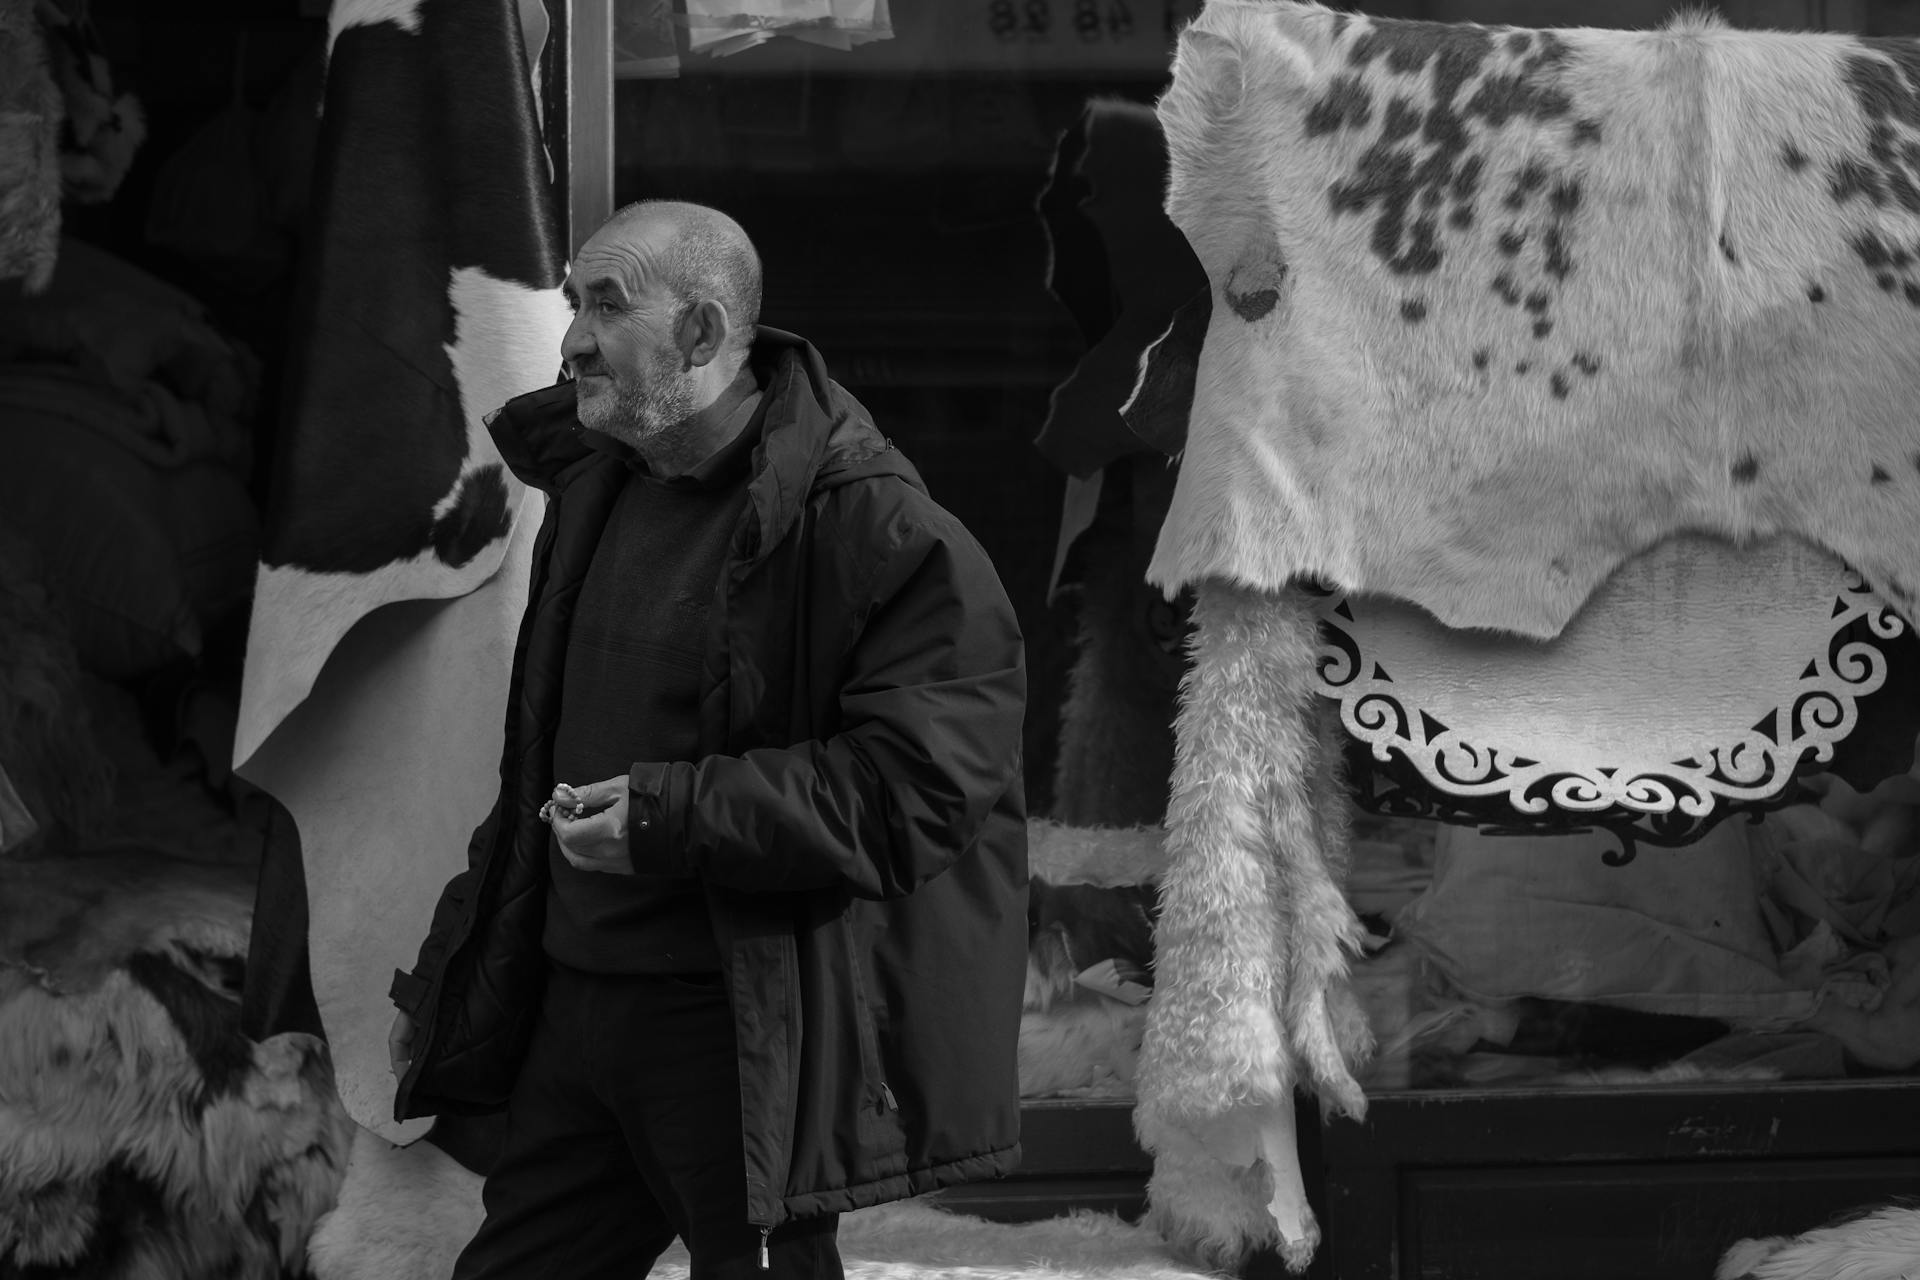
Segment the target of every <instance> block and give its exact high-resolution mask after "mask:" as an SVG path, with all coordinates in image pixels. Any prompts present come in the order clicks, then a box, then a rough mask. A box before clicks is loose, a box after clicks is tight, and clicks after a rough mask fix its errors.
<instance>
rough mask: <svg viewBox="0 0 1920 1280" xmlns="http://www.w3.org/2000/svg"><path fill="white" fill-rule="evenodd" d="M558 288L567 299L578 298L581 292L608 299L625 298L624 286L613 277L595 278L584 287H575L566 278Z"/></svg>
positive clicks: (570, 277) (572, 282)
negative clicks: (564, 293) (564, 292)
mask: <svg viewBox="0 0 1920 1280" xmlns="http://www.w3.org/2000/svg"><path fill="white" fill-rule="evenodd" d="M560 287H561V288H562V289H563V290H565V291H566V295H567V296H568V297H569V298H575V297H578V296H579V295H580V294H581V293H583V292H585V293H595V294H600V295H602V296H604V297H609V298H621V299H624V298H625V297H626V296H627V290H626V286H625V285H624V284H622V283H621V282H620V281H619V280H617V279H615V278H614V277H613V276H595V277H594V278H593V279H591V280H589V281H587V282H586V283H585V284H584V285H575V284H574V280H573V277H572V276H568V277H567V279H566V282H565V283H564V284H562V285H561V286H560Z"/></svg>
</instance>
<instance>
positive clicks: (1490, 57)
mask: <svg viewBox="0 0 1920 1280" xmlns="http://www.w3.org/2000/svg"><path fill="white" fill-rule="evenodd" d="M1915 50H1916V46H1915V45H1914V44H1913V43H1912V42H1910V41H1899V40H1870V39H1860V38H1855V37H1850V36H1840V35H1780V34H1773V33H1741V32H1734V31H1732V30H1729V29H1727V28H1725V27H1724V26H1722V25H1720V24H1719V23H1718V22H1717V21H1714V20H1710V19H1686V20H1682V21H1680V22H1678V23H1676V24H1675V25H1674V26H1672V27H1670V28H1668V29H1666V30H1661V31H1650V32H1606V31H1597V30H1567V31H1524V30H1517V29H1487V28H1480V27H1473V26H1466V25H1447V24H1428V23H1411V22H1395V21H1388V20H1380V19H1372V18H1368V17H1364V16H1360V15H1350V14H1346V13H1336V12H1334V11H1332V10H1329V9H1324V8H1320V7H1317V6H1312V5H1304V4H1292V3H1273V2H1265V3H1257V4H1256V3H1249V2H1247V0H1213V2H1212V3H1210V4H1209V5H1208V6H1207V9H1206V11H1205V12H1204V13H1203V14H1202V15H1201V16H1200V17H1199V18H1198V19H1197V20H1196V21H1195V22H1194V23H1193V24H1192V25H1191V26H1189V27H1188V28H1187V29H1186V31H1185V32H1184V33H1183V34H1182V37H1181V40H1180V44H1179V50H1178V54H1177V57H1176V63H1175V69H1174V78H1173V83H1172V85H1171V87H1170V88H1169V90H1168V91H1167V93H1166V95H1165V96H1164V97H1163V98H1162V99H1161V101H1160V103H1159V106H1158V112H1159V116H1160V120H1161V123H1162V126H1163V128H1164V130H1165V133H1166V137H1167V141H1168V147H1169V166H1170V180H1169V189H1168V199H1167V211H1168V213H1169V215H1170V216H1171V217H1172V219H1173V221H1174V222H1175V223H1176V224H1177V225H1178V226H1179V227H1180V229H1181V230H1182V231H1183V232H1184V233H1185V234H1186V237H1187V240H1188V241H1189V243H1190V244H1191V245H1192V246H1193V249H1194V251H1195V253H1196V254H1197V255H1198V257H1199V259H1200V262H1201V265H1202V267H1203V268H1204V269H1205V271H1206V274H1207V277H1208V280H1209V283H1210V286H1211V295H1212V305H1211V308H1210V315H1209V317H1208V321H1207V325H1206V328H1205V336H1204V341H1203V344H1202V346H1201V349H1200V354H1199V356H1198V358H1197V372H1196V375H1195V381H1194V386H1193V397H1192V412H1191V418H1190V421H1189V424H1188V434H1187V443H1186V450H1185V454H1184V457H1183V460H1182V465H1181V471H1180V477H1179V481H1178V484H1177V486H1176V490H1175V494H1174V499H1173V503H1172V507H1171V509H1170V511H1169V514H1168V518H1167V521H1166V523H1165V525H1164V526H1163V528H1162V530H1161V534H1160V539H1159V542H1158V545H1157V547H1156V551H1155V556H1154V560H1153V563H1152V565H1151V566H1150V569H1149V577H1150V579H1151V580H1152V581H1153V582H1154V583H1155V585H1157V586H1159V587H1161V588H1162V589H1163V590H1165V591H1166V592H1168V593H1169V594H1170V595H1171V594H1172V593H1174V592H1176V591H1179V590H1181V589H1185V588H1191V589H1193V590H1194V591H1195V594H1196V604H1195V608H1194V618H1195V623H1196V628H1197V634H1196V638H1195V641H1194V645H1193V653H1194V658H1195V666H1194V670H1193V672H1192V674H1191V676H1190V677H1189V682H1188V684H1187V687H1186V690H1185V695H1184V700H1183V706H1182V709H1181V712H1180V717H1179V722H1178V726H1177V751H1176V762H1175V768H1174V775H1173V799H1172V802H1171V805H1170V807H1169V813H1168V821H1167V827H1168V834H1167V845H1168V852H1169V855H1170V866H1169V869H1168V871H1167V874H1166V876H1165V878H1164V880H1163V882H1162V915H1161V919H1160V925H1159V944H1158V949H1157V956H1156V993H1157V994H1156V998H1155V1000H1154V1001H1153V1003H1152V1005H1151V1006H1150V1013H1149V1018H1148V1025H1147V1035H1146V1039H1145V1042H1144V1045H1143V1050H1142V1056H1141V1069H1140V1106H1139V1110H1138V1113H1137V1116H1136V1121H1137V1127H1138V1130H1139V1133H1140V1135H1141V1138H1142V1141H1143V1142H1144V1143H1145V1144H1146V1145H1147V1146H1148V1147H1149V1148H1150V1149H1151V1150H1153V1151H1154V1152H1155V1153H1156V1155H1157V1157H1158V1163H1157V1166H1156V1174H1155V1188H1154V1212H1155V1214H1156V1215H1158V1220H1159V1221H1161V1222H1162V1223H1163V1225H1164V1226H1165V1227H1166V1229H1167V1230H1168V1232H1169V1234H1170V1235H1171V1236H1173V1237H1174V1238H1177V1239H1179V1240H1181V1241H1182V1243H1183V1244H1184V1245H1186V1246H1188V1247H1190V1248H1193V1249H1195V1250H1197V1251H1198V1252H1199V1253H1200V1255H1201V1256H1204V1257H1206V1258H1208V1259H1210V1260H1214V1261H1219V1262H1223V1263H1227V1264H1231V1263H1234V1262H1237V1261H1239V1260H1240V1259H1242V1258H1244V1257H1245V1256H1246V1254H1247V1252H1248V1250H1249V1249H1251V1248H1253V1247H1256V1246H1258V1245H1260V1244H1263V1243H1267V1242H1274V1243H1277V1244H1278V1245H1279V1246H1280V1248H1281V1250H1282V1253H1283V1255H1284V1257H1285V1258H1286V1260H1287V1262H1288V1263H1289V1264H1290V1265H1291V1266H1294V1267H1296V1268H1298V1267H1303V1266H1304V1265H1305V1264H1306V1262H1307V1260H1308V1258H1309V1257H1310V1256H1311V1253H1312V1251H1313V1248H1314V1245H1315V1243H1316V1238H1317V1229H1316V1227H1315V1225H1314V1223H1313V1221H1312V1217H1311V1215H1310V1214H1309V1213H1308V1212H1307V1210H1306V1206H1305V1202H1304V1196H1303V1194H1302V1188H1301V1186H1300V1180H1299V1172H1298V1161H1297V1155H1296V1154H1295V1152H1294V1150H1293V1137H1292V1132H1291V1120H1292V1107H1293V1090H1294V1087H1295V1085H1296V1084H1298V1085H1301V1086H1304V1087H1307V1088H1309V1089H1311V1090H1312V1091H1314V1092H1316V1093H1317V1094H1318V1095H1319V1097H1320V1098H1321V1100H1322V1102H1323V1103H1324V1104H1325V1105H1326V1106H1327V1107H1329V1108H1330V1109H1333V1110H1336V1111H1340V1112H1345V1113H1347V1114H1350V1115H1358V1114H1360V1113H1361V1112H1362V1110H1363V1109H1364V1105H1365V1100H1364V1097H1363V1096H1362V1093H1361V1091H1360V1089H1359V1087H1358V1085H1357V1084H1356V1083H1355V1080H1354V1072H1355V1070H1356V1067H1357V1066H1358V1064H1359V1063H1360V1062H1361V1061H1363V1060H1364V1058H1365V1056H1366V1054H1367V1052H1368V1049H1369V1035H1368V1031H1367V1027H1366V1023H1365V1020H1364V1018H1363V1017H1362V1016H1360V1013H1359V1010H1358V1008H1357V1005H1356V1001H1355V999H1354V996H1353V994H1352V991H1351V989H1350V986H1349V983H1348V978H1347V970H1348V965H1349V961H1350V958H1351V956H1352V955H1353V954H1354V953H1355V950H1356V948H1357V947H1358V945H1359V943H1360V940H1361V931H1360V929H1359V927H1358V925H1357V922H1356V921H1355V919H1354V915H1353V912H1352V910H1351V909H1350V908H1349V906H1348V905H1347V903H1346V902H1345V901H1344V900H1343V898H1342V895H1341V892H1340V888H1339V886H1340V884H1341V882H1342V880H1343V878H1344V873H1345V864H1346V857H1347V854H1346V849H1345V845H1346V835H1345V831H1344V829H1343V827H1344V823H1343V821H1342V820H1341V818H1340V816H1339V815H1338V814H1337V813H1334V812H1331V811H1330V808H1331V807H1330V806H1329V805H1328V804H1327V803H1326V802H1325V799H1324V798H1325V797H1329V796H1333V795H1337V794H1338V792H1339V788H1340V779H1339V777H1338V768H1337V760H1336V752H1335V750H1334V747H1333V744H1334V742H1335V738H1334V737H1333V735H1331V734H1329V733H1328V732H1326V728H1325V726H1324V724H1323V723H1322V722H1321V717H1320V708H1319V707H1318V706H1317V705H1316V702H1317V699H1316V698H1315V696H1314V693H1313V682H1314V668H1313V664H1314V661H1315V658H1316V654H1317V646H1316V643H1315V633H1314V625H1313V617H1312V613H1311V610H1310V606H1309V603H1308V597H1307V596H1306V595H1305V593H1304V591H1303V589H1302V587H1301V586H1300V585H1299V584H1300V583H1301V582H1302V581H1303V580H1311V579H1318V580H1321V581H1324V582H1326V583H1329V584H1331V585H1334V586H1336V587H1337V588H1339V589H1340V590H1342V591H1346V592H1371V593H1375V594H1379V595H1385V596H1392V597H1396V598H1399V599H1401V600H1405V601H1409V602H1411V603H1414V604H1417V605H1419V606H1420V607H1422V608H1424V609H1426V610H1427V611H1428V612H1430V613H1432V614H1433V615H1435V616H1436V617H1437V618H1439V619H1440V620H1441V621H1442V622H1444V623H1445V624H1447V625H1449V626H1454V627H1479V628H1489V629H1496V630H1502V631H1507V632H1512V633H1515V634H1518V635H1522V636H1531V637H1536V638H1542V639H1545V638H1551V637H1553V636H1554V635H1556V634H1557V633H1558V632H1559V631H1560V630H1561V628H1562V627H1563V626H1564V625H1565V624H1566V622H1567V621H1568V620H1569V619H1570V618H1571V617H1572V616H1573V615H1574V614H1575V613H1576V612H1577V611H1578V610H1579V609H1580V607H1581V606H1582V604H1583V603H1584V602H1585V601H1586V600H1587V598H1588V596H1589V595H1590V594H1591V593H1592V592H1593V591H1594V589H1595V588H1596V587H1597V586H1598V585H1599V584H1600V583H1601V582H1602V581H1604V580H1605V579H1606V577H1607V576H1608V575H1609V574H1610V573H1611V572H1612V571H1613V570H1614V569H1615V568H1616V567H1617V566H1618V565H1620V564H1621V563H1622V562H1623V561H1624V560H1626V559H1628V558H1629V557H1631V556H1633V555H1635V554H1636V553H1638V552H1641V551H1643V550H1645V549H1647V548H1648V547H1650V546H1652V545H1653V544H1654V543H1656V542H1658V541H1659V540H1661V539H1663V538H1664V537H1666V536H1668V535H1670V534H1672V533H1673V532H1675V531H1677V530H1681V529H1695V530H1702V531H1706V532H1709V533H1714V534H1718V535H1722V536H1725V537H1728V538H1731V539H1733V540H1735V541H1744V540H1747V539H1757V538H1762V537H1767V536H1773V535H1776V534H1792V535H1798V536H1801V537H1803V538H1806V539H1807V540H1809V541H1811V542H1813V543H1815V544H1817V545H1818V546H1820V547H1822V548H1823V549H1825V550H1826V551H1828V552H1830V553H1832V554H1835V555H1837V556H1839V557H1841V558H1843V559H1844V560H1846V561H1847V562H1848V563H1849V564H1851V565H1853V566H1854V567H1856V568H1857V569H1859V570H1860V571H1861V572H1862V573H1863V574H1864V576H1865V578H1866V579H1867V581H1868V583H1869V584H1870V585H1871V586H1872V587H1873V588H1874V589H1875V590H1876V591H1877V592H1879V593H1880V595H1881V596H1882V597H1883V598H1885V599H1886V600H1887V601H1889V602H1890V603H1892V604H1893V605H1894V606H1895V607H1896V608H1898V609H1899V610H1900V611H1901V612H1902V613H1903V614H1904V615H1905V616H1906V617H1907V618H1908V619H1909V620H1911V619H1912V618H1913V617H1914V605H1915V603H1916V597H1915V583H1914V579H1913V578H1912V577H1911V576H1910V566H1911V565H1912V564H1913V563H1914V562H1915V560H1916V558H1917V557H1920V515H1916V512H1917V511H1920V507H1916V506H1915V505H1914V503H1913V502H1912V501H1911V500H1910V497H1911V495H1910V492H1909V491H1910V490H1911V489H1912V488H1913V486H1914V485H1915V483H1916V480H1915V476H1914V471H1913V464H1912V460H1913V458H1914V457H1915V456H1916V453H1917V451H1920V436H1916V434H1915V428H1914V425H1913V416H1912V412H1911V405H1912V403H1913V402H1914V400H1915V398H1916V395H1917V394H1920V385H1917V380H1920V365H1916V363H1915V362H1914V361H1913V360H1912V359H1911V358H1910V357H1911V352H1912V351H1913V349H1914V344H1915V341H1916V337H1920V277H1916V276H1915V274H1914V271H1913V263H1914V262H1915V260H1916V254H1917V253H1920V201H1917V200H1916V198H1915V197H1914V195H1913V193H1914V192H1915V191H1916V190H1920V172H1916V170H1915V167H1914V162H1913V159H1912V157H1913V155H1914V154H1915V151H1914V146H1915V144H1916V142H1920V133H1917V132H1916V126H1915V123H1914V122H1915V121H1916V120H1920V56H1917V55H1916V52H1915ZM1163 345H1165V344H1163ZM1188 354H1189V357H1190V358H1191V353H1188ZM1903 495H1905V496H1903ZM1170 1163H1179V1164H1182V1165H1183V1166H1184V1167H1185V1169H1186V1174H1187V1176H1183V1177H1182V1178H1180V1179H1178V1180H1177V1185H1176V1180H1174V1179H1169V1178H1166V1177H1163V1174H1165V1173H1166V1172H1167V1170H1168V1169H1169V1167H1170ZM1196 1171H1198V1173H1197V1175H1196ZM1223 1206H1224V1207H1223Z"/></svg>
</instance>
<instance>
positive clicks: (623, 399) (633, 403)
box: [560, 224, 695, 448]
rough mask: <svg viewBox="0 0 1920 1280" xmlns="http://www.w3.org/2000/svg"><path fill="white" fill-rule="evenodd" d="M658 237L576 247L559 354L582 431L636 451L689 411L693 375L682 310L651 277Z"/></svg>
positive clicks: (641, 229) (632, 233)
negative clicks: (569, 311)
mask: <svg viewBox="0 0 1920 1280" xmlns="http://www.w3.org/2000/svg"><path fill="white" fill-rule="evenodd" d="M660 239H661V236H660V233H659V232H658V231H657V230H652V229H650V228H648V227H647V226H645V225H644V224H642V225H639V226H629V227H625V228H618V229H607V230H602V231H601V232H600V233H599V234H597V235H595V236H594V237H593V239H591V240H589V241H587V243H586V244H585V245H583V246H581V249H580V254H579V256H578V257H577V258H576V259H575V260H574V263H573V270H572V272H571V273H570V275H569V276H568V278H567V282H566V285H565V286H564V288H565V290H566V294H567V299H568V301H569V302H570V303H572V305H573V309H574V315H573V323H572V324H571V325H569V326H568V327H567V336H566V339H565V340H564V341H563V342H562V343H561V344H560V353H561V355H562V356H563V357H564V358H565V360H566V362H567V366H568V368H569V369H570V370H571V371H572V373H573V376H574V380H575V384H576V391H577V395H578V413H579V416H580V424H581V425H582V426H584V427H587V428H588V429H590V430H593V431H599V432H602V433H603V434H606V435H610V436H612V437H614V438H615V439H617V440H621V441H624V442H625V443H627V444H630V445H633V446H634V447H636V448H642V447H644V446H645V445H647V444H648V443H649V442H651V441H654V440H657V439H659V438H660V437H661V436H662V435H664V434H667V433H669V432H671V431H673V430H674V429H675V428H677V427H678V426H680V424H682V423H683V422H685V421H686V419H687V418H688V416H689V415H691V414H692V412H693V408H694V390H695V386H694V374H693V370H692V368H691V367H690V366H689V365H688V363H687V359H686V356H685V354H684V352H683V351H682V350H681V348H680V344H679V337H680V335H679V332H678V330H679V327H680V326H679V325H678V324H677V323H676V322H677V321H678V320H679V319H680V318H681V316H680V312H681V309H682V308H681V304H680V301H679V300H678V299H677V298H675V297H674V296H673V294H672V293H671V291H669V290H668V289H667V288H666V287H665V286H664V285H663V284H661V282H660V279H659V274H658V272H657V271H655V270H653V269H652V268H653V264H654V262H655V260H656V252H655V245H656V244H657V243H658V242H659V240H660Z"/></svg>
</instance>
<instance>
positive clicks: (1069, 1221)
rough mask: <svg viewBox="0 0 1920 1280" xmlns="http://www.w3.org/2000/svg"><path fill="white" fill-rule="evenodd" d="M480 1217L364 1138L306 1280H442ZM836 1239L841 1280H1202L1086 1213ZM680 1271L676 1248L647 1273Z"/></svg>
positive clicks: (921, 1208) (871, 1217) (1147, 1233)
mask: <svg viewBox="0 0 1920 1280" xmlns="http://www.w3.org/2000/svg"><path fill="white" fill-rule="evenodd" d="M481 1216H482V1214H481V1207H480V1179H479V1178H478V1177H477V1176H475V1175H474V1174H471V1173H468V1172H467V1171H466V1170H464V1169H462V1168H460V1166H459V1165H457V1164H454V1163H453V1161H452V1160H450V1159H448V1158H447V1157H446V1156H444V1155H441V1154H440V1153H439V1152H437V1151H436V1150H435V1149H434V1148H433V1147H431V1146H429V1145H428V1144H426V1143H415V1144H414V1145H412V1146H409V1147H394V1146H391V1145H389V1144H387V1143H385V1142H382V1141H381V1140H380V1139H378V1138H376V1137H374V1136H373V1135H371V1134H369V1133H367V1132H365V1131H364V1130H363V1131H361V1132H360V1133H359V1134H357V1135H356V1136H355V1138H354V1144H353V1161H352V1164H351V1166H350V1167H349V1169H348V1172H347V1182H346V1186H345V1187H344V1188H342V1190H341V1193H340V1205H339V1208H337V1209H335V1210H334V1211H333V1212H332V1213H331V1214H329V1215H328V1216H327V1217H326V1218H325V1219H324V1220H323V1221H322V1222H321V1224H320V1226H319V1228H318V1229H317V1230H315V1232H314V1234H313V1244H312V1247H311V1249H310V1251H309V1259H310V1261H311V1264H312V1269H313V1276H314V1280H446V1277H447V1276H448V1275H450V1274H451V1273H452V1270H453V1261H454V1259H455V1258H457V1257H458V1256H459V1254H460V1250H461V1249H462V1248H463V1247H464V1246H465V1245H466V1242H467V1240H468V1239H469V1238H471V1237H472V1235H473V1233H474V1231H475V1230H477V1229H478V1228H479V1225H480V1220H481ZM839 1239H840V1255H841V1258H842V1260H843V1261H844V1263H845V1267H846V1274H847V1280H939V1278H940V1277H949V1276H956V1275H964V1276H965V1277H967V1280H1206V1277H1205V1275H1204V1273H1202V1272H1198V1271H1195V1270H1194V1269H1193V1268H1191V1267H1189V1266H1187V1265H1185V1264H1183V1263H1182V1262H1181V1261H1180V1260H1179V1258H1178V1257H1176V1256H1175V1255H1174V1254H1173V1252H1172V1251H1171V1250H1170V1249H1169V1248H1168V1247H1167V1244H1166V1242H1165V1241H1164V1240H1162V1239H1161V1238H1160V1237H1159V1236H1158V1235H1156V1234H1155V1233H1154V1232H1153V1231H1152V1230H1150V1229H1148V1228H1146V1227H1140V1226H1134V1225H1131V1224H1129V1223H1126V1222H1123V1221H1121V1220H1120V1219H1119V1218H1117V1217H1114V1216H1112V1215H1111V1214H1097V1213H1091V1212H1087V1211H1084V1210H1083V1211H1080V1212H1077V1213H1073V1214H1070V1215H1068V1216H1066V1217H1061V1218H1053V1219H1050V1220H1048V1221H1045V1222H1033V1223H1020V1224H1013V1223H999V1222H988V1221H985V1220H983V1219H980V1218H974V1217H968V1216H965V1215H962V1214H957V1213H947V1212H944V1211H943V1210H940V1209H938V1208H935V1207H934V1206H933V1205H932V1204H929V1203H927V1202H926V1201H924V1200H907V1201H901V1202H898V1203H894V1204H883V1205H876V1206H874V1207H873V1208H870V1209H860V1210H857V1211H855V1212H853V1213H847V1214H842V1215H841V1217H840V1231H839ZM688 1270H689V1268H688V1258H687V1252H686V1250H685V1249H684V1248H683V1247H681V1246H680V1245H679V1244H678V1243H677V1242H676V1243H675V1244H674V1245H672V1246H670V1247H669V1248H668V1250H667V1251H666V1253H665V1254H663V1255H662V1256H661V1258H660V1260H659V1261H658V1262H656V1263H655V1264H654V1266H653V1269H652V1270H651V1271H650V1272H649V1273H648V1274H649V1275H650V1276H651V1277H652V1278H653V1280H687V1275H688Z"/></svg>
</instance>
